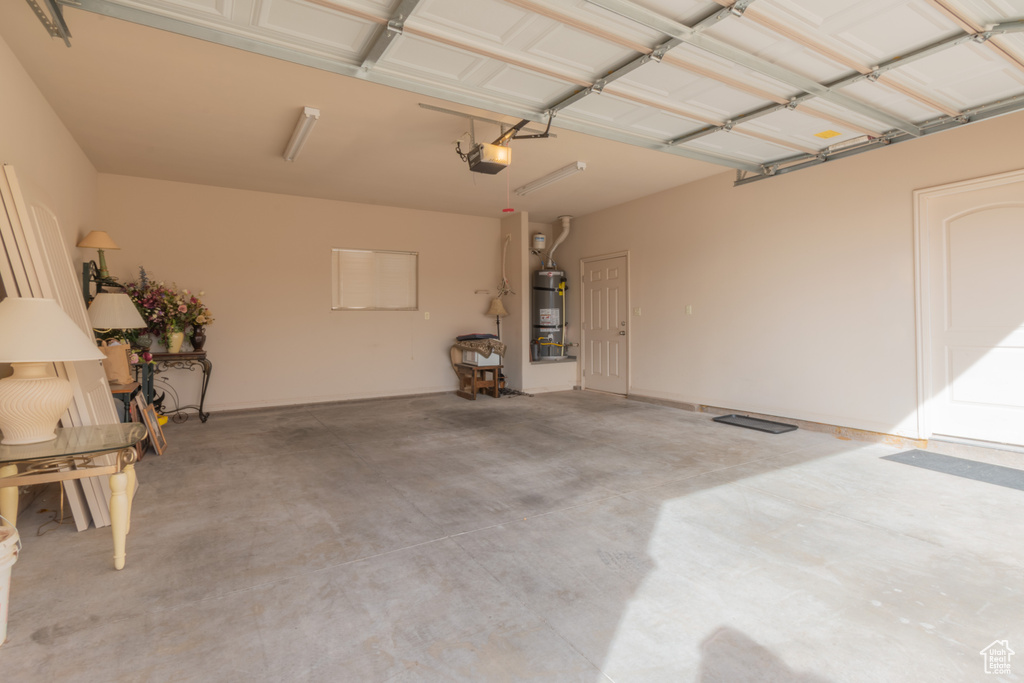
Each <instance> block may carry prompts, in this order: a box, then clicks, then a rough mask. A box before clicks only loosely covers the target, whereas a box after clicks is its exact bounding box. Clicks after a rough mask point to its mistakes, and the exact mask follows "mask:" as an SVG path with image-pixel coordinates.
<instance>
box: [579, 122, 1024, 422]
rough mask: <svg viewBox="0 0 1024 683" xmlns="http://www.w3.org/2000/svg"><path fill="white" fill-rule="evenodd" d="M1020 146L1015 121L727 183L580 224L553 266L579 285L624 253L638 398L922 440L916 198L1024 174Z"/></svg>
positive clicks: (719, 180) (702, 184)
mask: <svg viewBox="0 0 1024 683" xmlns="http://www.w3.org/2000/svg"><path fill="white" fill-rule="evenodd" d="M1022 135H1024V115H1022V114H1017V115H1015V116H1010V117H1003V118H1000V119H996V120H993V121H988V122H982V123H978V124H974V125H972V126H969V127H967V128H964V129H961V130H958V131H951V132H947V133H942V134H939V135H937V136H935V137H930V138H925V139H921V140H916V141H913V142H908V143H904V144H901V145H897V146H894V147H892V148H890V149H886V150H882V151H876V152H871V153H868V154H863V155H860V156H857V157H852V158H849V159H846V160H842V161H837V162H831V163H827V164H824V165H822V166H820V167H816V168H813V169H809V170H805V171H800V172H796V173H792V174H788V175H785V176H780V177H778V178H774V179H771V180H767V181H762V182H757V183H753V184H751V185H746V186H743V187H739V188H734V187H732V180H733V177H732V174H722V175H719V176H715V177H712V178H708V179H706V180H703V181H698V182H696V183H692V184H689V185H685V186H682V187H679V188H675V189H673V190H669V191H666V192H662V193H659V194H656V195H653V196H650V197H647V198H644V199H641V200H637V201H634V202H630V203H627V204H623V205H620V206H617V207H614V208H612V209H608V210H606V211H602V212H599V213H596V214H592V215H590V216H585V217H583V218H580V219H577V220H576V221H575V227H574V229H573V234H572V236H571V237H570V238H569V240H567V242H566V244H565V245H563V247H562V248H561V249H560V250H559V256H560V257H561V258H560V259H559V261H560V262H561V263H562V265H563V266H566V267H568V268H569V269H570V271H571V276H570V282H577V281H578V277H579V276H578V273H579V259H580V258H581V257H585V256H595V255H600V254H606V253H610V252H616V251H622V250H628V251H629V258H630V273H631V281H630V286H631V301H630V307H631V308H637V307H639V308H640V309H641V311H642V314H641V315H640V316H639V317H636V316H633V317H632V318H631V321H632V336H631V345H632V346H631V389H630V391H631V393H634V394H640V395H647V396H652V397H658V398H663V399H670V400H678V401H686V402H694V403H700V404H705V405H713V406H719V407H725V408H730V409H735V410H742V411H751V412H762V413H766V414H770V415H778V416H784V417H792V418H798V419H807V420H813V421H820V422H826V423H830V424H838V425H844V426H849V427H855V428H860V429H868V430H874V431H882V432H887V433H896V434H901V435H909V436H917V434H916V431H917V425H916V422H915V417H914V416H915V410H916V402H917V399H916V386H917V385H916V341H915V309H914V296H915V294H914V228H913V205H912V192H913V190H915V189H918V188H924V187H929V186H934V185H939V184H942V183H948V182H952V181H957V180H962V179H966V178H973V177H979V176H983V175H989V174H994V173H1000V172H1004V171H1009V170H1013V169H1016V168H1021V167H1024V157H1022V156H1021V154H1020V140H1021V137H1022ZM578 294H579V292H578V291H577V292H576V295H575V297H574V298H575V300H576V301H578ZM1009 295H1010V293H1008V296H1009ZM1017 295H1019V293H1017ZM687 304H690V305H692V306H693V315H691V316H687V315H685V313H684V307H685V306H686V305H687ZM577 322H578V315H577ZM575 329H576V331H575V332H574V335H578V329H579V328H578V325H577V326H576V328H575ZM573 338H574V339H575V340H577V341H578V336H574V337H573Z"/></svg>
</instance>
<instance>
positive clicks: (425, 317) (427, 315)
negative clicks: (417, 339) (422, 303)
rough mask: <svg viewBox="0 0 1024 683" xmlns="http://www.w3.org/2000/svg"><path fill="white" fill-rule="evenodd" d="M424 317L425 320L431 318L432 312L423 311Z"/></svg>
mask: <svg viewBox="0 0 1024 683" xmlns="http://www.w3.org/2000/svg"><path fill="white" fill-rule="evenodd" d="M423 319H424V320H430V314H429V313H427V312H425V311H424V313H423Z"/></svg>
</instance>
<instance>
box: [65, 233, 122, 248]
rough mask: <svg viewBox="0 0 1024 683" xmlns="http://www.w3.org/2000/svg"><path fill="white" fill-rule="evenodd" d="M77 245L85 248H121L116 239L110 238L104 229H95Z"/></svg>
mask: <svg viewBox="0 0 1024 683" xmlns="http://www.w3.org/2000/svg"><path fill="white" fill-rule="evenodd" d="M75 246H76V247H82V248H83V249H120V248H121V247H119V246H117V244H116V243H115V242H114V240H112V239H110V235H108V234H107V233H106V232H104V231H103V230H93V231H92V232H90V233H89V234H88V235H86V236H85V237H83V238H82V239H81V240H80V241H79V242H78V244H76V245H75Z"/></svg>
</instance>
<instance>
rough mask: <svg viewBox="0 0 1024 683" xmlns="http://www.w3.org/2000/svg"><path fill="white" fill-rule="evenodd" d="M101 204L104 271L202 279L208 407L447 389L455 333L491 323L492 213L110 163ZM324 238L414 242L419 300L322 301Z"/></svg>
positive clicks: (495, 261) (186, 284)
mask: <svg viewBox="0 0 1024 683" xmlns="http://www.w3.org/2000/svg"><path fill="white" fill-rule="evenodd" d="M99 213H100V216H101V218H102V221H103V225H104V226H105V228H106V229H107V231H108V232H109V233H110V235H111V236H112V237H113V238H114V239H115V240H116V241H117V242H118V244H120V245H121V247H122V250H121V251H119V252H116V253H114V254H111V255H110V256H109V257H108V263H109V265H110V268H111V272H112V273H113V274H114V275H116V276H118V277H121V278H129V279H134V278H135V277H137V273H138V266H139V265H143V266H145V267H146V270H147V271H148V273H149V274H150V275H151V276H152V277H153V278H155V279H157V280H163V281H165V282H171V281H174V282H176V283H177V284H178V286H179V287H181V288H189V289H192V290H194V291H199V290H202V291H204V292H205V296H204V297H203V300H204V302H206V303H207V304H208V305H209V306H210V308H211V309H212V312H213V314H214V316H215V318H216V322H215V323H214V324H213V325H211V326H210V328H209V329H208V331H207V332H208V337H209V341H208V342H207V345H206V348H207V350H208V351H209V354H210V358H211V360H212V362H213V364H214V372H213V377H212V380H211V383H210V389H209V394H208V397H207V407H209V408H210V409H212V410H217V409H232V408H245V407H254V406H261V405H278V404H289V403H304V402H316V401H328V400H336V399H351V398H362V397H370V396H387V395H399V394H415V393H427V392H437V391H453V390H454V389H455V388H456V381H455V375H454V373H453V372H452V370H451V367H450V365H449V355H448V349H449V347H450V346H451V343H452V341H453V340H454V337H455V336H456V335H458V334H463V333H466V332H478V331H480V330H481V329H484V330H486V329H491V326H492V322H491V321H489V320H488V318H487V317H485V316H484V315H483V313H484V311H486V310H487V302H488V299H487V297H486V296H483V295H478V294H474V291H475V290H481V289H488V288H490V289H493V288H494V286H495V284H496V283H497V281H498V279H499V271H498V267H499V246H498V244H499V239H498V228H499V222H500V221H499V220H497V219H488V218H475V217H470V216H459V215H455V214H444V213H435V212H428V211H414V210H408V209H397V208H388V207H381V206H371V205H364V204H353V203H347V202H336V201H328V200H318V199H307V198H300V197H291V196H286V195H276V194H268V193H262V192H250V191H242V190H229V189H223V188H216V187H208V186H200V185H189V184H184V183H174V182H166V181H156V180H146V179H140V178H130V177H125V176H115V175H107V174H102V175H101V176H100V179H99ZM332 247H346V248H356V249H392V250H408V251H417V252H419V268H420V275H419V287H420V289H419V301H420V310H419V311H417V312H410V311H331V248H332ZM428 312H429V313H430V319H429V320H426V319H425V318H424V314H425V313H428ZM182 398H183V399H187V400H191V396H183V397H182ZM186 402H187V401H186Z"/></svg>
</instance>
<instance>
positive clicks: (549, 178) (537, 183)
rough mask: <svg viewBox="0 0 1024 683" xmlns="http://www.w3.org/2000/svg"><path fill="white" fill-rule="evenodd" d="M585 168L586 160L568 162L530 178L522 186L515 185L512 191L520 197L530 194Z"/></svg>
mask: <svg viewBox="0 0 1024 683" xmlns="http://www.w3.org/2000/svg"><path fill="white" fill-rule="evenodd" d="M585 170H587V162H585V161H574V162H572V163H571V164H569V165H568V166H564V167H562V168H560V169H558V170H557V171H552V172H551V173H548V174H547V175H546V176H541V177H540V178H537V179H536V180H532V181H530V182H528V183H526V184H525V185H523V186H522V187H517V188H516V189H515V190H514V192H515V193H516V194H517V195H518V196H520V197H525V196H526V195H528V194H530V193H531V192H536V191H537V190H539V189H541V188H542V187H547V186H548V185H551V184H552V183H557V182H558V181H559V180H565V179H566V178H568V177H569V176H571V175H575V174H577V173H579V172H580V171H585Z"/></svg>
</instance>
